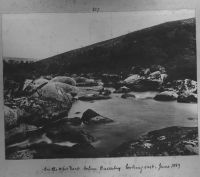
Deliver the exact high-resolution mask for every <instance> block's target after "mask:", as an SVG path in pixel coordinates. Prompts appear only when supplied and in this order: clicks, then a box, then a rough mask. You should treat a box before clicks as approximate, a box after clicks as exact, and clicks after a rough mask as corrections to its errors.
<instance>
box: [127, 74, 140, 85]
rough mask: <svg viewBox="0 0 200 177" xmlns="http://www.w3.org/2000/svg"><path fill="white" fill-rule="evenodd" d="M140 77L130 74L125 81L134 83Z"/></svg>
mask: <svg viewBox="0 0 200 177" xmlns="http://www.w3.org/2000/svg"><path fill="white" fill-rule="evenodd" d="M138 79H140V75H138V74H134V75H132V76H129V77H128V78H126V79H125V80H124V82H125V83H127V84H131V83H134V82H135V81H136V80H138Z"/></svg>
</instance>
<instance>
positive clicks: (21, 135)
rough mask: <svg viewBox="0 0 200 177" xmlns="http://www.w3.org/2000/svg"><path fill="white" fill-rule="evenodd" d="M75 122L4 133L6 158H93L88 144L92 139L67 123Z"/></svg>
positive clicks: (25, 128)
mask: <svg viewBox="0 0 200 177" xmlns="http://www.w3.org/2000/svg"><path fill="white" fill-rule="evenodd" d="M77 121H78V119H76V120H75V119H73V121H69V120H68V119H66V120H65V121H63V120H60V121H55V122H54V123H53V122H52V123H51V124H47V125H46V126H45V127H43V128H41V129H39V130H38V128H37V127H35V126H29V125H24V126H20V127H19V128H15V129H13V130H12V131H9V132H8V133H7V134H6V158H7V159H33V158H45V159H46V158H67V157H97V156H98V152H97V151H96V150H95V148H94V147H93V146H92V145H91V143H92V142H94V141H96V138H94V137H93V136H92V135H90V134H89V133H88V132H86V131H84V130H83V129H82V128H81V127H80V126H74V125H72V124H68V123H69V122H70V123H71V122H73V123H74V122H75V123H77Z"/></svg>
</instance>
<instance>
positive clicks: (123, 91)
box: [114, 86, 131, 93]
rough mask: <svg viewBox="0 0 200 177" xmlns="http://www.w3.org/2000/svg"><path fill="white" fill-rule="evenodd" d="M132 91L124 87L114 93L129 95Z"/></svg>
mask: <svg viewBox="0 0 200 177" xmlns="http://www.w3.org/2000/svg"><path fill="white" fill-rule="evenodd" d="M130 91H131V90H130V88H128V87H126V86H123V87H120V88H119V89H117V90H115V91H114V93H128V92H130Z"/></svg>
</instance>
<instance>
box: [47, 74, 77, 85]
mask: <svg viewBox="0 0 200 177" xmlns="http://www.w3.org/2000/svg"><path fill="white" fill-rule="evenodd" d="M51 82H61V83H65V84H68V85H72V86H76V81H75V80H74V79H72V78H71V77H67V76H57V77H54V78H53V79H51Z"/></svg>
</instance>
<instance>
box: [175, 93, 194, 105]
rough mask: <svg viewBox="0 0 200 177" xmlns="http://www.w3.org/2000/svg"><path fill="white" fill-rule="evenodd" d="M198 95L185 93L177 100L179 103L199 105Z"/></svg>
mask: <svg viewBox="0 0 200 177" xmlns="http://www.w3.org/2000/svg"><path fill="white" fill-rule="evenodd" d="M197 99H198V98H197V94H194V93H183V94H180V95H179V96H178V98H177V102H179V103H197Z"/></svg>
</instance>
